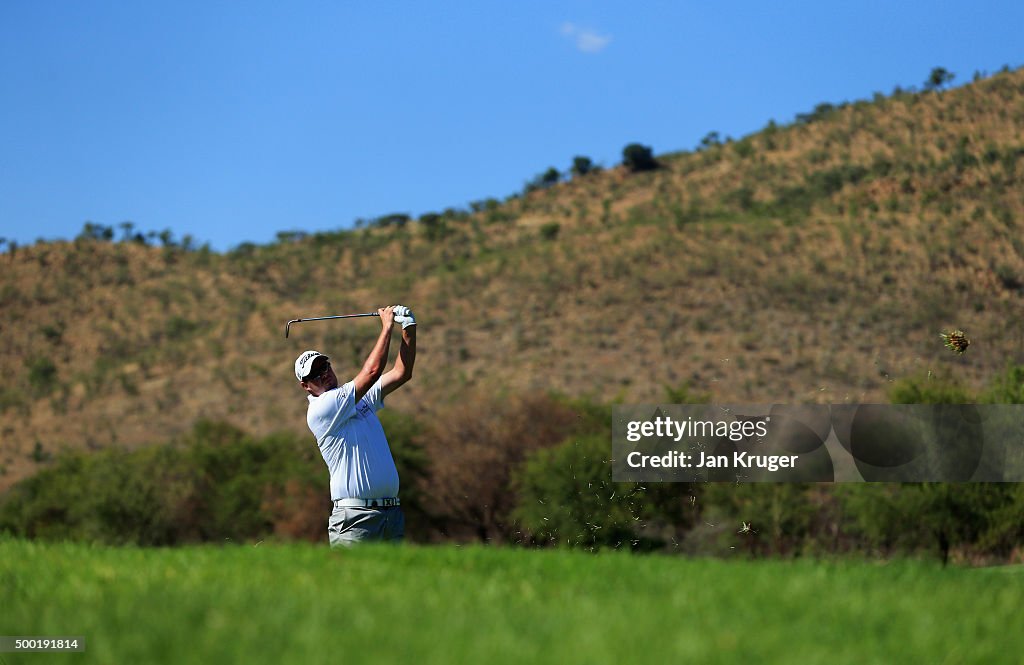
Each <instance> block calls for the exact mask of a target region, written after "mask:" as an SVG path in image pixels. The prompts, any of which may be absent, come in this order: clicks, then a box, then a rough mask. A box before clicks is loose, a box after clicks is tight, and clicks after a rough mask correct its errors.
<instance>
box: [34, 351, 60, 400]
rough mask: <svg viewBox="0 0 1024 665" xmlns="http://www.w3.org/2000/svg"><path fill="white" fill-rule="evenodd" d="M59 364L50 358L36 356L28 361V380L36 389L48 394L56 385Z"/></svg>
mask: <svg viewBox="0 0 1024 665" xmlns="http://www.w3.org/2000/svg"><path fill="white" fill-rule="evenodd" d="M56 379H57V365H56V364H54V362H53V361H52V360H50V359H49V358H46V357H43V358H35V359H34V360H32V361H31V362H30V363H28V382H29V385H31V386H32V388H34V389H35V390H36V391H38V392H39V393H42V394H48V393H49V392H50V391H52V390H53V388H54V386H55V385H56Z"/></svg>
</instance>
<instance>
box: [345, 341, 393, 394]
mask: <svg viewBox="0 0 1024 665" xmlns="http://www.w3.org/2000/svg"><path fill="white" fill-rule="evenodd" d="M390 348H391V329H390V328H385V329H382V330H381V331H380V337H378V338H377V343H376V344H374V345H373V351H370V355H369V356H367V357H366V362H365V363H363V369H361V370H360V371H359V373H358V374H356V377H355V378H354V379H352V383H354V384H355V387H356V401H357V402H358V401H359V400H361V399H362V398H363V395H365V394H366V391H368V390H369V389H370V388H372V387H373V384H374V383H376V382H377V379H379V378H380V377H381V375H382V374H383V373H384V366H385V365H386V364H387V362H388V349H390Z"/></svg>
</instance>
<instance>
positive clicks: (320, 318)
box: [284, 312, 380, 337]
mask: <svg viewBox="0 0 1024 665" xmlns="http://www.w3.org/2000/svg"><path fill="white" fill-rule="evenodd" d="M361 316H380V313H379V312H367V313H365V314H336V315H334V316H314V317H310V318H308V319H292V320H291V321H289V322H288V323H286V324H284V336H285V337H287V336H288V332H289V330H291V327H292V324H293V323H302V322H303V321H326V320H328V319H354V318H358V317H361Z"/></svg>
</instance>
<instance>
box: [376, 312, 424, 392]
mask: <svg viewBox="0 0 1024 665" xmlns="http://www.w3.org/2000/svg"><path fill="white" fill-rule="evenodd" d="M415 363H416V326H409V327H408V328H403V329H402V346H401V347H399V349H398V358H397V359H396V360H395V366H394V367H392V368H391V371H389V372H388V373H387V374H385V375H384V380H383V381H381V384H380V389H381V392H382V393H383V394H384V395H387V394H388V393H390V392H391V391H393V390H395V389H396V388H399V387H400V386H402V385H403V384H404V383H405V382H406V381H408V380H409V379H411V378H412V366H413V365H414V364H415Z"/></svg>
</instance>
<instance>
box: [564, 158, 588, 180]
mask: <svg viewBox="0 0 1024 665" xmlns="http://www.w3.org/2000/svg"><path fill="white" fill-rule="evenodd" d="M593 170H594V163H593V162H592V161H590V158H589V157H581V156H577V157H573V160H572V168H570V169H569V172H570V173H572V175H573V177H575V178H579V177H582V176H585V175H587V174H588V173H590V172H591V171H593Z"/></svg>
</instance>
